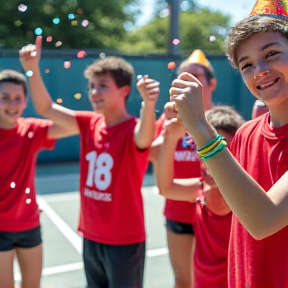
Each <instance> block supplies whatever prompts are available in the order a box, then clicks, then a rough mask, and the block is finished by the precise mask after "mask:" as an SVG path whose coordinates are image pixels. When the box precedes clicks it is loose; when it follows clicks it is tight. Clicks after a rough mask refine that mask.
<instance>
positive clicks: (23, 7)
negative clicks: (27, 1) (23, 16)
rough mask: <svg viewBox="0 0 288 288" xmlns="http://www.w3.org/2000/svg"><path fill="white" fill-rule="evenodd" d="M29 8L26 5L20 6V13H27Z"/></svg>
mask: <svg viewBox="0 0 288 288" xmlns="http://www.w3.org/2000/svg"><path fill="white" fill-rule="evenodd" d="M27 8H28V7H27V6H26V5H24V4H20V5H19V6H18V10H19V11H20V12H25V11H26V10H27Z"/></svg>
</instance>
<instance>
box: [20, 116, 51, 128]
mask: <svg viewBox="0 0 288 288" xmlns="http://www.w3.org/2000/svg"><path fill="white" fill-rule="evenodd" d="M18 123H19V126H20V127H30V128H32V127H34V128H46V127H48V126H51V125H52V123H53V122H52V121H51V120H48V119H41V118H33V117H27V118H20V119H19V122H18Z"/></svg>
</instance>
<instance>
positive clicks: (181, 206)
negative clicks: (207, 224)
mask: <svg viewBox="0 0 288 288" xmlns="http://www.w3.org/2000/svg"><path fill="white" fill-rule="evenodd" d="M196 177H201V161H200V157H199V156H198V154H197V152H196V145H195V143H194V142H193V140H192V138H191V136H185V137H183V138H182V139H180V140H179V141H178V144H177V147H176V150H175V152H174V178H175V179H186V178H196ZM194 209H195V205H194V203H191V202H188V201H175V200H169V199H166V202H165V208H164V216H165V217H166V218H167V219H169V220H172V221H176V222H182V223H188V224H191V223H192V221H193V215H194Z"/></svg>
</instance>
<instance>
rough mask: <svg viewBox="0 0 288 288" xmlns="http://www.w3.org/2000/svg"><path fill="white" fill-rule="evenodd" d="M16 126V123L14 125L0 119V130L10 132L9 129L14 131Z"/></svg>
mask: <svg viewBox="0 0 288 288" xmlns="http://www.w3.org/2000/svg"><path fill="white" fill-rule="evenodd" d="M17 125H18V122H15V123H9V122H8V123H7V122H5V121H3V120H1V119H0V129H4V130H11V129H14V128H16V127H17Z"/></svg>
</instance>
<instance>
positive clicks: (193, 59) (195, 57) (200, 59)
mask: <svg viewBox="0 0 288 288" xmlns="http://www.w3.org/2000/svg"><path fill="white" fill-rule="evenodd" d="M187 61H188V63H190V64H200V65H203V66H205V67H207V68H209V69H211V65H210V62H209V61H208V60H207V58H206V56H205V54H204V53H203V52H202V50H200V49H196V50H194V51H193V53H192V54H191V55H190V56H189V57H188V58H187Z"/></svg>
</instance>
